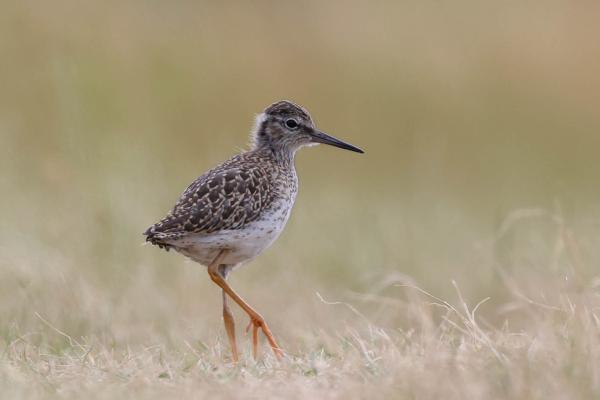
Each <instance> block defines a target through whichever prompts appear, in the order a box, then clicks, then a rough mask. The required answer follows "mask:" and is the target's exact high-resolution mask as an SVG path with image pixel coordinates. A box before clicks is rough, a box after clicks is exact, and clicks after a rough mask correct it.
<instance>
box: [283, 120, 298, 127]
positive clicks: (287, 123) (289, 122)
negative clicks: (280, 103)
mask: <svg viewBox="0 0 600 400" xmlns="http://www.w3.org/2000/svg"><path fill="white" fill-rule="evenodd" d="M285 126H287V127H288V128H290V129H296V128H297V127H298V122H297V121H296V120H295V119H291V118H290V119H287V120H285Z"/></svg>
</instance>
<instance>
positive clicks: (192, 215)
mask: <svg viewBox="0 0 600 400" xmlns="http://www.w3.org/2000/svg"><path fill="white" fill-rule="evenodd" d="M248 161H256V160H244V158H243V155H239V156H236V157H234V158H232V159H231V160H229V161H228V162H226V163H224V164H222V165H220V166H219V167H217V168H215V169H212V170H210V171H208V172H207V173H205V174H204V175H202V176H200V177H199V178H198V179H196V180H195V181H194V182H193V183H192V184H191V185H190V186H189V187H188V188H187V189H186V190H185V191H184V192H183V194H182V195H181V197H180V199H179V201H178V202H177V204H175V207H173V210H172V211H171V212H170V213H169V214H168V215H167V216H166V217H165V218H163V219H162V220H161V221H160V222H158V223H156V224H154V225H153V226H151V227H150V228H148V230H147V231H146V232H144V235H146V240H147V241H149V242H151V243H152V244H156V245H158V246H160V247H165V248H167V249H169V248H170V247H171V245H170V244H169V243H167V242H169V241H173V240H176V239H179V238H182V237H185V236H187V235H190V234H196V235H202V234H210V233H212V232H215V231H219V230H229V229H231V230H235V229H239V228H241V227H243V226H244V225H245V224H247V223H248V222H251V221H254V220H256V219H257V218H258V217H259V215H260V213H261V211H262V210H263V209H264V208H266V207H268V205H269V204H270V203H271V201H272V196H273V193H272V191H271V190H270V189H271V187H270V184H269V176H268V172H267V170H266V169H264V168H262V167H261V166H260V163H256V162H250V163H249V162H248Z"/></svg>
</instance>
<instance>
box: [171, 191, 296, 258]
mask: <svg viewBox="0 0 600 400" xmlns="http://www.w3.org/2000/svg"><path fill="white" fill-rule="evenodd" d="M290 213H291V205H287V204H283V202H281V204H277V205H276V206H275V207H273V208H272V209H271V211H270V212H265V215H264V217H263V218H261V219H259V220H256V221H253V222H250V223H249V224H248V225H246V226H245V227H244V228H242V229H235V230H225V231H219V232H214V233H211V234H208V235H197V236H194V235H190V236H187V237H184V238H181V239H178V240H176V241H174V242H173V243H172V244H173V245H174V246H175V249H176V250H177V251H178V252H180V253H181V254H183V255H185V256H186V257H189V258H191V259H192V260H194V261H196V262H198V263H200V264H202V265H208V264H210V263H211V262H212V261H213V260H214V259H215V258H216V257H217V255H218V254H219V252H220V251H221V250H223V249H227V250H228V252H227V255H226V256H225V258H224V259H223V261H222V262H221V263H222V264H227V265H232V266H234V265H239V264H242V263H246V262H248V261H251V260H252V259H254V258H255V257H257V256H258V255H259V254H260V253H262V252H263V251H264V250H265V249H266V248H268V247H269V246H270V245H271V244H273V242H274V241H275V239H277V238H278V237H279V235H280V234H281V232H282V231H283V228H284V227H285V224H286V223H287V221H288V218H289V216H290Z"/></svg>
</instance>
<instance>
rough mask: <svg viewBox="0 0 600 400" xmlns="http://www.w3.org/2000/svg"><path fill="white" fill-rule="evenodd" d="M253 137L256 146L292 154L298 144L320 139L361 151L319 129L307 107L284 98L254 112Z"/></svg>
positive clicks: (305, 144) (299, 146) (315, 141)
mask: <svg viewBox="0 0 600 400" xmlns="http://www.w3.org/2000/svg"><path fill="white" fill-rule="evenodd" d="M252 137H253V141H254V148H255V149H256V148H270V149H273V150H275V151H276V152H283V153H286V154H289V155H291V156H292V157H293V155H294V153H295V152H296V150H298V149H299V148H301V147H304V146H313V145H316V144H319V143H323V144H328V145H331V146H335V147H339V148H341V149H345V150H350V151H355V152H357V153H364V152H363V151H362V150H361V149H359V148H358V147H355V146H353V145H351V144H348V143H345V142H342V141H341V140H339V139H336V138H334V137H333V136H330V135H328V134H326V133H324V132H321V131H320V130H318V129H317V128H316V127H315V124H314V122H313V120H312V118H311V117H310V114H309V113H308V111H306V110H305V109H304V108H302V107H300V106H299V105H297V104H294V103H292V102H290V101H286V100H282V101H278V102H276V103H273V104H271V105H270V106H269V107H267V108H266V109H265V110H264V111H263V112H262V113H260V114H258V115H257V116H256V124H255V127H254V130H253V132H252Z"/></svg>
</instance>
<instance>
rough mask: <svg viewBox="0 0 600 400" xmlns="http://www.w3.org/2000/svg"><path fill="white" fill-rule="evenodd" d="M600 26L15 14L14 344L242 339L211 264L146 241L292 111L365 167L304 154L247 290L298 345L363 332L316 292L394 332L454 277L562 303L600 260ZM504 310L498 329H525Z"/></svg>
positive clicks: (457, 19) (555, 7)
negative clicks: (506, 324) (59, 335)
mask: <svg viewBox="0 0 600 400" xmlns="http://www.w3.org/2000/svg"><path fill="white" fill-rule="evenodd" d="M599 11H600V4H599V3H596V2H592V1H576V2H563V1H545V2H534V1H525V2H523V1H503V2H460V3H456V2H449V1H436V2H423V1H412V0H411V1H402V2H398V1H387V2H386V1H384V2H377V3H376V4H373V3H366V2H353V1H352V2H340V1H338V2H318V1H307V2H268V1H262V2H252V3H248V2H231V3H230V2H212V1H208V2H205V1H202V2H194V1H176V2H157V1H148V2H141V1H108V2H71V1H60V0H59V1H56V2H34V1H21V2H11V3H10V4H8V3H5V4H4V5H3V6H2V12H1V13H0V60H1V61H0V145H1V146H0V149H1V150H0V193H1V196H0V206H1V207H0V221H1V222H0V226H1V228H0V320H1V321H4V322H5V324H2V326H0V330H1V331H2V332H1V333H2V334H3V335H4V336H5V337H10V336H11V335H15V334H17V333H19V332H21V333H22V332H31V331H34V332H35V331H38V330H40V329H45V328H44V323H43V322H42V321H41V320H40V318H39V317H37V316H36V313H38V314H39V315H40V316H43V318H44V319H46V320H47V321H52V323H53V324H55V325H56V326H58V327H60V328H61V329H64V330H66V331H68V332H69V333H70V334H71V335H83V336H95V337H100V338H102V340H105V341H106V342H111V341H112V342H114V343H116V344H117V345H120V344H124V343H139V342H152V341H153V340H160V341H164V340H167V341H168V340H172V341H173V342H174V343H178V341H179V340H181V339H185V340H196V339H197V340H200V341H204V340H207V341H209V340H212V339H211V338H214V337H215V335H216V334H219V335H221V337H224V335H223V333H222V331H221V330H222V328H221V322H220V319H221V310H220V307H221V306H220V301H221V297H220V293H219V291H218V290H217V288H216V287H215V286H214V285H213V284H212V283H211V282H210V280H209V279H208V276H207V274H206V271H205V269H204V268H203V267H200V266H198V265H196V264H193V263H191V262H188V261H186V260H185V259H184V258H183V257H182V256H180V255H177V254H175V253H166V252H164V251H160V250H159V249H158V248H154V247H151V246H145V247H143V246H142V243H143V237H142V235H141V233H142V232H143V231H144V230H145V229H146V228H147V227H148V226H149V225H151V224H152V223H154V222H155V221H157V220H158V219H159V218H161V217H162V216H163V215H164V214H165V213H166V212H167V211H168V210H169V209H170V207H171V206H172V205H173V204H174V202H175V201H176V200H177V198H178V196H179V194H180V193H181V192H182V191H183V189H184V188H185V187H186V186H187V185H188V184H189V183H190V182H191V181H192V180H193V179H195V178H196V177H197V176H198V175H200V174H201V173H202V172H204V171H205V170H207V169H208V168H210V167H212V166H214V165H215V164H217V163H219V162H221V161H223V160H224V159H226V158H227V157H229V156H231V155H232V154H235V153H236V152H238V151H239V150H240V149H243V148H246V146H247V143H248V133H249V130H250V128H251V126H252V122H253V118H254V116H255V114H257V113H259V112H260V111H261V110H262V109H264V108H265V107H266V106H267V105H269V104H270V103H271V102H273V101H276V100H279V99H290V100H293V101H295V102H297V103H299V104H302V105H303V106H305V107H306V108H307V109H308V110H309V111H310V112H311V113H312V116H313V118H314V119H315V121H316V122H317V125H318V126H319V127H320V128H321V129H322V130H324V131H326V132H329V133H331V134H333V135H335V136H337V137H340V138H342V139H344V140H347V141H348V142H350V143H353V144H355V145H357V146H360V147H362V148H364V149H365V150H366V154H365V155H362V156H360V155H357V154H353V153H350V152H344V151H340V150H338V149H334V148H329V147H325V146H320V147H318V148H311V149H307V150H303V151H301V152H300V153H299V154H298V156H297V170H298V174H299V177H300V192H299V196H298V199H297V203H296V207H295V210H294V212H293V214H292V218H291V220H290V222H289V224H288V227H287V229H286V230H285V232H284V233H283V235H282V236H281V238H280V239H279V240H278V241H277V242H276V244H275V245H274V246H273V247H272V248H271V249H270V250H268V251H267V252H266V253H265V254H264V255H263V256H261V257H259V258H258V259H257V260H256V261H254V262H253V263H252V264H251V265H249V266H247V267H245V268H243V269H241V270H239V271H237V272H236V273H234V274H233V275H232V278H231V282H232V285H233V286H234V287H235V288H237V289H238V290H239V291H240V293H242V294H243V296H244V297H246V298H247V299H248V301H249V302H250V303H251V304H253V305H255V306H256V308H257V309H258V310H260V311H262V312H263V314H264V315H265V316H266V317H267V320H268V321H269V322H270V323H271V325H272V328H273V330H274V331H275V332H276V334H279V335H281V336H282V337H283V338H284V339H283V340H282V341H283V343H284V344H286V342H287V343H288V344H289V343H290V342H293V341H294V340H295V339H302V337H304V335H310V333H307V332H310V329H308V330H307V328H312V327H314V328H312V329H314V331H315V332H317V334H318V329H321V328H323V329H328V327H335V326H338V325H339V324H340V323H342V322H344V321H348V319H349V318H351V317H352V316H353V315H354V314H353V313H352V312H350V311H348V310H347V309H346V308H344V307H343V306H339V305H328V304H325V303H323V302H322V301H321V300H320V299H319V297H318V296H317V293H319V294H321V295H322V297H323V298H324V299H325V300H326V301H344V302H348V303H351V304H353V305H354V306H355V307H356V308H357V309H358V310H360V311H361V312H362V313H363V314H365V315H366V316H367V317H368V318H372V319H373V320H376V321H378V322H380V323H382V324H384V325H386V326H393V327H396V326H403V325H405V324H409V323H410V321H409V319H408V318H407V316H406V313H405V312H403V311H406V310H403V309H402V307H400V308H398V307H397V306H398V304H400V305H401V304H402V301H403V299H405V298H406V296H409V294H407V293H408V292H409V291H410V290H409V289H407V288H402V287H397V286H394V285H395V284H398V283H400V284H407V285H417V286H419V287H421V288H424V289H425V290H427V291H429V292H431V293H432V294H435V295H436V296H439V297H442V298H449V299H452V298H454V296H455V295H456V293H455V289H454V287H453V285H452V281H453V280H454V281H455V282H456V284H457V285H458V287H459V288H460V289H461V291H462V292H463V294H464V296H465V298H466V299H467V300H468V301H469V302H471V303H473V302H477V301H479V300H481V299H482V298H484V297H488V296H490V297H492V300H491V303H489V304H492V305H493V304H497V305H499V304H502V302H503V301H504V299H505V298H506V296H507V292H508V290H507V289H506V280H507V279H509V278H507V276H510V279H511V280H513V281H514V280H517V281H521V283H522V284H523V285H529V286H530V287H531V288H533V289H534V290H532V292H533V293H535V294H536V295H540V296H542V297H544V296H546V295H548V294H551V293H552V291H553V290H554V289H555V287H554V286H547V285H546V286H544V284H543V283H542V282H541V281H542V280H543V277H546V276H555V277H558V278H559V279H558V280H557V282H559V284H560V285H573V287H575V289H577V287H584V286H586V285H588V284H589V282H590V281H591V279H592V278H593V277H594V276H596V275H597V274H598V262H599V261H600V251H599V250H598V249H599V248H600V246H599V244H600V202H599V200H600V198H599V196H600V185H599V182H600V167H599V165H598V150H599V149H600V131H599V128H600V112H599V110H600V74H599V73H598V71H600V41H599V40H597V39H598V37H600V25H599V24H598V16H599ZM560 282H562V283H560ZM390 304H392V305H394V307H396V308H392V307H391V306H390ZM486 307H488V308H485V307H484V308H483V311H482V312H484V313H487V314H486V317H487V319H488V320H489V321H490V322H491V323H492V324H494V323H498V324H499V323H501V322H502V321H503V320H504V318H505V317H506V316H505V315H504V314H502V312H501V311H502V309H501V308H498V309H496V308H493V307H492V306H489V305H486ZM282 309H285V310H286V312H285V313H282V312H281V311H282ZM498 310H500V311H498ZM237 315H238V316H240V317H241V315H240V314H239V313H238V314H237ZM515 320H516V321H518V318H516V317H515ZM298 321H302V326H299V325H298ZM243 324H245V321H242V322H240V325H243ZM313 324H314V325H313ZM32 340H35V339H32ZM37 340H46V339H37ZM57 340H59V339H57ZM298 343H301V342H300V341H298Z"/></svg>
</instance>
